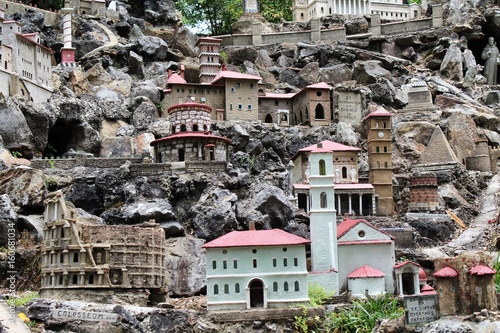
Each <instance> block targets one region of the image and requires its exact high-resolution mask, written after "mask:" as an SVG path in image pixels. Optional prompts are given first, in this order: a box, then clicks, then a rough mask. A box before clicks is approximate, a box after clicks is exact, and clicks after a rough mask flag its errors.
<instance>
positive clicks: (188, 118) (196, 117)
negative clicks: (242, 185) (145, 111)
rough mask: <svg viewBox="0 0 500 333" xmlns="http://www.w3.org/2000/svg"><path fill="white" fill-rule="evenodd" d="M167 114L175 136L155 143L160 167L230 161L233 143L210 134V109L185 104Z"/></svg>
mask: <svg viewBox="0 0 500 333" xmlns="http://www.w3.org/2000/svg"><path fill="white" fill-rule="evenodd" d="M167 112H168V114H169V119H170V124H171V126H172V129H171V133H172V134H170V135H169V136H166V137H164V138H161V139H157V140H154V141H152V142H151V145H152V146H153V147H154V151H155V161H156V163H165V162H184V161H202V160H206V161H227V159H228V154H229V144H230V143H231V140H229V139H226V138H223V137H220V136H216V135H212V134H210V126H211V112H212V108H211V107H210V106H208V105H206V104H197V103H183V104H178V105H175V106H172V107H171V108H169V109H168V111H167Z"/></svg>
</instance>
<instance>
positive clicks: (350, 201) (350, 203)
mask: <svg viewBox="0 0 500 333" xmlns="http://www.w3.org/2000/svg"><path fill="white" fill-rule="evenodd" d="M351 212H352V194H351V193H349V211H348V213H351Z"/></svg>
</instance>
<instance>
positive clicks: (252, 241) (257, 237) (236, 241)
mask: <svg viewBox="0 0 500 333" xmlns="http://www.w3.org/2000/svg"><path fill="white" fill-rule="evenodd" d="M309 243H310V241H309V240H307V239H305V238H302V237H299V236H295V235H293V234H290V233H288V232H286V231H283V230H281V229H272V230H246V231H231V232H230V233H228V234H225V235H224V236H221V237H219V238H217V239H214V240H213V241H211V242H208V243H206V244H205V245H203V246H202V247H204V248H217V247H241V246H281V245H300V244H309Z"/></svg>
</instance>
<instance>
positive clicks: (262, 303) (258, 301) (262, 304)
mask: <svg viewBox="0 0 500 333" xmlns="http://www.w3.org/2000/svg"><path fill="white" fill-rule="evenodd" d="M248 289H249V291H250V292H249V304H250V308H266V305H267V304H266V300H265V295H264V291H265V288H264V282H263V281H262V280H261V279H253V280H252V281H250V282H249V283H248Z"/></svg>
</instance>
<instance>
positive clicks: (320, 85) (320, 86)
mask: <svg viewBox="0 0 500 333" xmlns="http://www.w3.org/2000/svg"><path fill="white" fill-rule="evenodd" d="M306 88H313V89H330V86H329V85H328V84H327V83H326V82H318V83H314V84H311V85H308V86H307V87H306Z"/></svg>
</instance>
